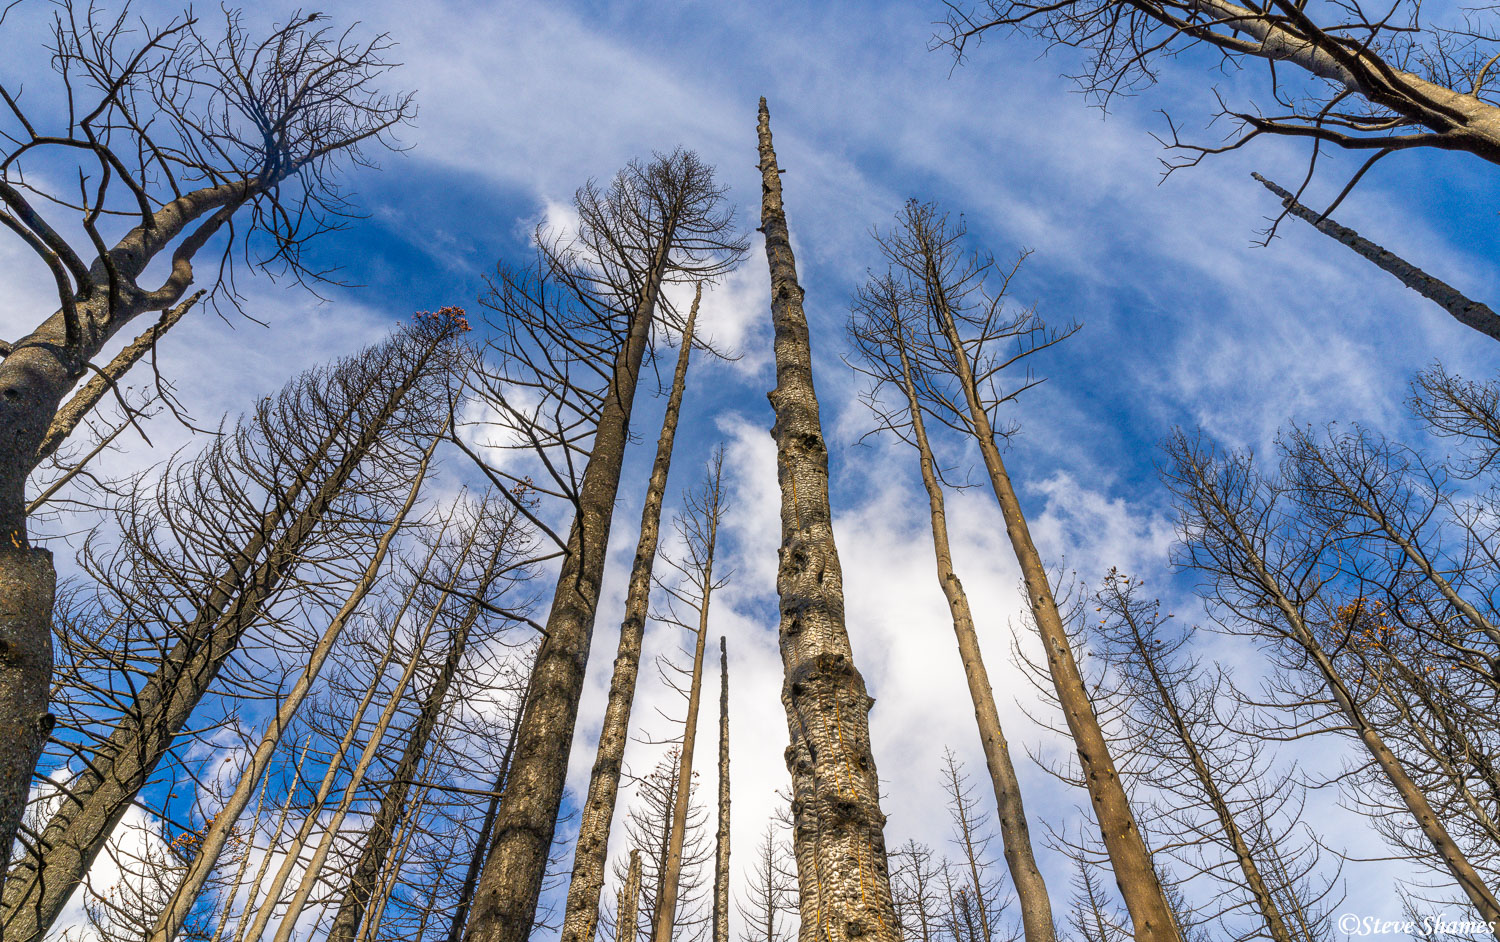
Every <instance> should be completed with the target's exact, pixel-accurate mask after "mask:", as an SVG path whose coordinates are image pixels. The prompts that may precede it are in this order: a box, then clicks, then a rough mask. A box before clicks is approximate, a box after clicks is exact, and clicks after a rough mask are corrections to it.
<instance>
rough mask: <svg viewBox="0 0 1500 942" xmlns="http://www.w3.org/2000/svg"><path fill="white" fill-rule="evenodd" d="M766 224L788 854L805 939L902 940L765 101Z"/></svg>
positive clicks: (762, 159)
mask: <svg viewBox="0 0 1500 942" xmlns="http://www.w3.org/2000/svg"><path fill="white" fill-rule="evenodd" d="M758 136H759V140H760V171H761V185H762V191H761V194H762V203H761V228H762V231H763V232H764V233H765V237H766V258H767V261H768V263H769V267H770V275H771V319H772V323H773V326H774V328H775V354H776V389H775V390H773V391H772V392H771V394H770V400H771V407H772V409H773V410H774V411H775V413H776V422H775V425H773V426H772V429H771V434H772V436H773V437H774V438H775V439H776V471H777V480H778V481H779V483H780V485H781V538H782V542H781V550H780V554H779V565H778V567H777V574H776V589H777V593H778V595H779V597H780V600H781V605H780V612H781V624H780V634H779V637H780V647H781V661H782V666H783V669H784V672H785V680H784V683H783V686H782V694H781V699H782V704H783V705H784V706H785V708H786V714H787V726H788V731H789V733H790V735H791V745H790V746H789V747H788V748H787V751H786V761H787V769H788V771H789V772H790V773H791V778H792V822H793V832H792V840H793V847H794V850H795V853H796V858H797V882H798V886H799V890H800V895H799V899H800V904H801V914H802V924H801V938H802V940H803V942H845V940H849V939H857V938H865V939H866V940H867V942H896V939H897V938H898V936H899V926H898V924H897V922H896V914H895V910H894V908H893V906H892V904H891V889H890V877H889V873H888V869H887V862H886V848H885V836H884V833H883V831H882V828H883V827H884V825H885V815H884V814H882V813H881V810H880V783H879V779H878V776H877V775H876V771H875V760H874V757H873V756H872V755H871V752H870V726H869V712H870V706H871V704H872V703H873V702H874V701H873V700H872V699H871V698H870V696H869V694H868V693H866V691H865V684H864V679H863V678H862V677H861V676H860V673H859V670H858V669H857V668H856V667H855V666H854V659H853V653H852V651H851V648H850V645H849V635H848V632H847V630H846V629H845V626H844V596H843V579H842V574H841V572H840V569H839V560H838V550H837V548H836V547H835V546H834V540H833V528H832V520H831V516H832V514H831V511H830V509H829V505H828V450H827V447H826V445H825V444H824V442H823V430H822V425H821V422H820V419H819V416H818V401H817V396H816V394H815V392H814V389H813V379H812V353H811V349H810V346H809V343H808V331H807V320H806V318H805V316H804V315H803V312H802V288H801V286H800V285H799V284H798V283H797V269H796V261H795V259H794V258H793V256H792V246H791V240H790V238H789V236H788V234H787V224H786V213H785V210H784V209H783V207H782V201H781V176H780V173H781V171H780V169H779V168H778V167H777V165H776V154H775V151H774V150H772V146H771V124H770V115H769V113H768V111H767V109H766V102H765V99H764V98H763V99H761V102H760V118H759V127H758Z"/></svg>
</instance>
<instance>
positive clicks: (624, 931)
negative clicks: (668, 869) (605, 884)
mask: <svg viewBox="0 0 1500 942" xmlns="http://www.w3.org/2000/svg"><path fill="white" fill-rule="evenodd" d="M640 901H641V852H640V851H639V850H637V849H635V848H634V847H632V848H631V849H630V868H629V870H627V871H626V874H625V882H624V883H623V884H621V885H620V895H619V901H618V903H617V905H616V907H615V922H616V924H617V925H616V929H615V942H635V924H636V919H637V916H636V912H637V909H638V907H639V906H640Z"/></svg>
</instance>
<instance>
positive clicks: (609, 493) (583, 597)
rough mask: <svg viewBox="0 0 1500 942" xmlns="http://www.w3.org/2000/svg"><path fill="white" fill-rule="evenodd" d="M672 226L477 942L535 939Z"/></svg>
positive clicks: (633, 341) (557, 628)
mask: <svg viewBox="0 0 1500 942" xmlns="http://www.w3.org/2000/svg"><path fill="white" fill-rule="evenodd" d="M672 223H673V221H672V220H669V221H668V223H667V224H666V225H665V227H664V230H663V234H662V238H661V242H660V243H659V244H658V245H657V246H656V248H655V251H654V252H653V258H652V265H651V268H650V270H649V271H648V272H647V274H646V280H645V285H644V286H643V288H642V292H641V295H640V297H639V300H638V303H637V305H636V307H635V310H633V311H632V312H631V321H630V326H629V333H628V335H627V336H626V338H625V342H624V344H622V345H621V347H620V349H619V351H618V353H617V354H616V356H615V361H614V364H613V368H612V371H611V378H610V382H609V388H608V390H607V391H606V393H605V395H604V401H603V405H602V408H601V410H600V415H599V424H598V427H597V429H596V431H595V433H594V441H593V447H592V449H591V450H590V454H589V461H588V466H587V467H586V468H585V469H584V472H583V481H582V485H581V487H580V488H579V494H578V503H577V506H578V511H577V516H576V517H575V518H574V520H573V524H572V528H571V530H570V532H569V534H568V541H567V551H566V555H565V556H564V558H563V563H562V568H561V571H560V572H559V573H558V577H557V588H556V591H555V593H554V595H553V598H552V608H551V611H550V612H549V613H548V615H547V625H546V632H545V636H544V637H543V639H542V643H541V646H540V647H539V648H538V649H537V653H536V663H535V665H534V667H533V668H532V687H531V696H530V697H529V698H528V700H527V703H526V710H525V712H524V713H523V714H522V716H521V723H520V726H519V727H518V729H517V733H516V751H515V755H514V756H513V757H512V760H511V783H510V785H511V787H507V788H506V790H505V795H504V796H503V797H502V798H501V799H500V811H499V814H498V815H497V817H496V819H495V837H494V842H493V844H492V846H491V848H490V852H489V855H488V857H487V858H486V860H485V865H484V870H483V871H482V872H481V874H480V878H479V887H478V889H477V890H476V891H475V893H474V909H473V913H472V915H471V916H470V919H469V926H468V931H467V933H466V935H465V938H466V939H467V940H469V942H526V939H527V938H528V937H529V936H530V935H531V926H532V922H533V920H534V919H535V916H536V907H537V899H538V897H539V896H540V895H541V890H542V879H543V877H544V876H545V874H546V869H547V857H548V853H549V851H550V850H551V846H552V836H553V834H554V833H555V831H556V829H557V814H558V809H559V807H560V806H561V805H562V794H563V784H564V780H565V779H566V777H567V772H568V752H569V751H570V749H571V748H572V744H573V729H574V726H575V725H576V723H577V720H578V698H579V696H580V694H581V693H582V691H583V680H584V674H585V673H586V671H587V669H588V658H589V645H590V643H591V641H592V640H593V634H594V614H595V612H596V611H597V609H598V606H599V585H600V582H601V581H602V580H603V578H604V559H605V555H606V553H607V551H608V548H609V528H610V523H611V521H612V518H613V517H614V509H615V497H616V495H617V493H618V492H619V488H620V469H621V467H622V464H623V462H624V457H625V445H626V443H627V441H628V440H629V437H630V413H631V407H632V405H633V404H634V402H635V391H636V380H637V379H638V378H639V376H640V370H641V361H642V359H643V358H644V356H645V352H646V344H647V341H648V340H649V338H650V334H651V321H652V318H653V315H654V313H655V310H656V303H657V298H658V295H659V293H660V291H661V279H662V274H663V270H664V268H665V266H666V263H667V256H668V253H669V251H670V249H671V246H672Z"/></svg>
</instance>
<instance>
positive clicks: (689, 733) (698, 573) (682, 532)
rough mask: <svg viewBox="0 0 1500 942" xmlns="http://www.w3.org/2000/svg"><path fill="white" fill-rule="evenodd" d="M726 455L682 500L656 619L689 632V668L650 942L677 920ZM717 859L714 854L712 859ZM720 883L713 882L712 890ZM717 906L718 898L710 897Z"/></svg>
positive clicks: (717, 580)
mask: <svg viewBox="0 0 1500 942" xmlns="http://www.w3.org/2000/svg"><path fill="white" fill-rule="evenodd" d="M723 480H724V451H723V449H718V450H716V451H715V452H714V455H713V458H712V459H710V461H709V468H708V478H707V480H706V481H704V484H703V486H702V488H701V489H699V490H697V491H696V492H690V493H688V494H687V495H686V497H685V499H684V504H685V508H684V510H683V513H682V514H680V515H679V516H678V518H677V521H676V523H677V533H678V536H679V538H680V540H681V543H682V545H683V551H684V554H685V556H684V558H683V559H681V560H673V559H670V558H669V559H668V560H667V562H668V563H669V564H670V565H671V567H672V568H673V569H675V570H676V571H677V573H678V575H679V576H680V577H681V578H680V580H679V581H678V582H677V584H675V585H663V588H664V589H665V590H666V592H667V595H668V600H669V601H668V605H669V611H668V613H667V614H666V615H664V616H663V617H661V619H660V620H662V621H664V622H666V623H667V624H672V625H676V626H677V627H679V628H682V629H685V630H688V631H691V632H693V663H692V668H691V670H690V675H689V676H690V680H689V683H688V690H687V716H686V717H685V718H684V720H683V725H682V747H681V749H680V750H679V751H678V757H677V762H678V765H677V787H676V789H675V793H674V795H673V800H672V828H671V831H670V834H669V837H668V839H667V856H666V866H665V868H664V870H663V871H662V881H661V885H662V890H661V896H660V897H659V899H658V902H657V907H656V923H655V925H654V926H653V927H652V934H651V937H652V939H653V940H654V942H672V933H673V929H674V927H675V925H676V921H677V889H678V884H679V882H680V881H681V878H682V853H683V843H684V841H685V840H686V839H687V818H688V798H689V797H690V795H691V793H692V780H693V750H694V747H695V745H696V743H697V741H698V706H699V702H700V700H701V699H702V693H703V654H704V648H705V646H706V643H707V641H708V612H709V603H710V601H711V599H712V598H713V593H714V590H715V589H719V588H722V587H723V586H724V585H725V584H727V581H728V580H727V578H726V577H725V576H722V575H719V574H717V573H715V572H714V556H715V555H716V553H717V551H718V543H719V520H720V516H721V514H722V513H723V512H724V509H725V503H724V488H723ZM673 602H680V603H681V604H682V605H683V607H684V608H686V609H688V610H689V612H690V613H691V614H690V615H689V616H688V617H692V616H696V617H695V618H693V620H692V621H683V620H682V617H681V616H679V615H678V614H677V610H676V608H675V606H674V605H672V603H673ZM716 856H717V855H716ZM717 886H718V883H717V880H716V881H715V889H717ZM714 900H715V905H717V903H718V897H717V896H715V897H714Z"/></svg>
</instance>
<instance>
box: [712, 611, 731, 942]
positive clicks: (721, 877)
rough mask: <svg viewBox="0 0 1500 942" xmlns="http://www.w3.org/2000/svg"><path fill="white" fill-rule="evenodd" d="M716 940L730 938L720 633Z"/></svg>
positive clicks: (725, 661) (725, 670)
mask: <svg viewBox="0 0 1500 942" xmlns="http://www.w3.org/2000/svg"><path fill="white" fill-rule="evenodd" d="M714 942H729V643H728V642H727V641H725V640H724V636H723V635H719V828H718V830H717V831H716V832H714Z"/></svg>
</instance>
